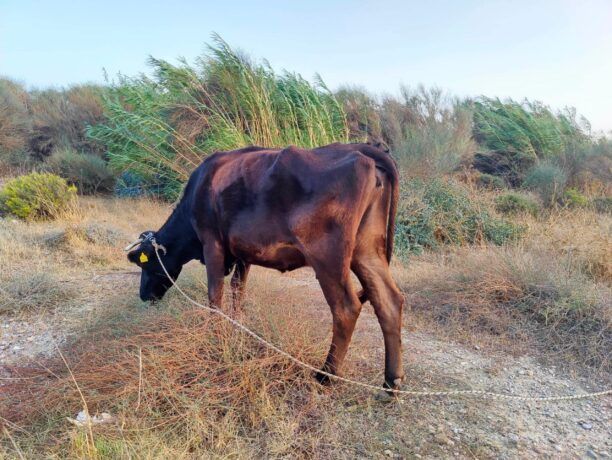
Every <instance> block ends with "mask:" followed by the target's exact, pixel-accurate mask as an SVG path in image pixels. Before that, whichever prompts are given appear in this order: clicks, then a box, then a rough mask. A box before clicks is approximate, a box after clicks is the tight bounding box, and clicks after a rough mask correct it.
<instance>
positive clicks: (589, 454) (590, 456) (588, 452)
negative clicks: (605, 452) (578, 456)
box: [586, 449, 599, 460]
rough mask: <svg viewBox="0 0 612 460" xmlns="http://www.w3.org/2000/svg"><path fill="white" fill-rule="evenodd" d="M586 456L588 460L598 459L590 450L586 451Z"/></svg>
mask: <svg viewBox="0 0 612 460" xmlns="http://www.w3.org/2000/svg"><path fill="white" fill-rule="evenodd" d="M586 456H587V457H589V458H593V459H595V460H597V459H598V458H599V457H598V456H597V454H596V453H595V452H593V451H592V450H591V449H589V450H587V451H586Z"/></svg>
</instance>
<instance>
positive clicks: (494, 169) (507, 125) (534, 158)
mask: <svg viewBox="0 0 612 460" xmlns="http://www.w3.org/2000/svg"><path fill="white" fill-rule="evenodd" d="M473 111H474V138H475V139H476V141H477V142H478V143H479V144H480V146H481V147H482V148H483V149H484V151H483V152H480V153H478V154H477V155H476V156H475V158H474V167H475V168H476V169H478V170H479V171H481V172H483V173H488V174H493V175H496V176H502V177H504V178H505V179H506V181H507V182H508V183H509V184H511V185H512V186H519V185H521V183H522V182H523V180H524V179H525V174H526V173H527V172H528V170H529V169H530V168H531V167H532V166H533V165H534V164H536V163H537V162H538V161H541V160H544V159H547V158H548V159H552V158H554V159H557V160H558V162H559V163H562V164H563V165H564V169H565V170H566V171H568V172H569V173H570V174H571V173H572V172H573V170H574V169H573V168H574V165H573V164H572V163H575V161H574V160H572V158H571V157H572V155H574V156H575V154H576V152H582V151H584V150H585V149H588V148H589V146H590V145H591V144H592V142H593V140H592V139H591V138H590V137H589V129H590V127H589V125H588V122H587V121H586V120H585V119H584V118H578V117H577V114H576V111H575V110H574V109H565V110H564V111H562V112H556V113H553V112H552V110H551V109H550V108H549V107H547V106H546V105H543V104H542V103H540V102H530V101H527V100H525V101H523V102H522V103H519V102H516V101H513V100H511V99H509V100H506V101H504V102H502V101H500V100H499V99H489V98H485V97H483V98H480V99H478V100H476V101H475V102H474V103H473ZM572 152H573V153H572Z"/></svg>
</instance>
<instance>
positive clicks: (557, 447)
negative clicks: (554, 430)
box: [555, 444, 563, 452]
mask: <svg viewBox="0 0 612 460" xmlns="http://www.w3.org/2000/svg"><path fill="white" fill-rule="evenodd" d="M555 450H556V451H557V452H563V447H561V446H560V445H559V444H556V445H555Z"/></svg>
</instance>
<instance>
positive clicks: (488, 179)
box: [478, 173, 506, 190]
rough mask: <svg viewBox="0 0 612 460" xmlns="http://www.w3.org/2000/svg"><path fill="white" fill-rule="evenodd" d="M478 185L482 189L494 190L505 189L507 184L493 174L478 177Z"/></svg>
mask: <svg viewBox="0 0 612 460" xmlns="http://www.w3.org/2000/svg"><path fill="white" fill-rule="evenodd" d="M478 185H480V186H481V187H486V188H492V189H497V190H501V189H505V188H506V182H505V181H504V179H502V178H501V177H499V176H494V175H492V174H486V173H482V174H480V175H479V176H478Z"/></svg>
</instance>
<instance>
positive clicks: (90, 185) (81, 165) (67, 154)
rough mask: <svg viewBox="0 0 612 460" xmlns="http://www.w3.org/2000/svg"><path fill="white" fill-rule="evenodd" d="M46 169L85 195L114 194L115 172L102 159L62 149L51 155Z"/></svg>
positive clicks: (46, 163)
mask: <svg viewBox="0 0 612 460" xmlns="http://www.w3.org/2000/svg"><path fill="white" fill-rule="evenodd" d="M45 167H46V169H47V170H49V171H50V172H52V173H54V174H57V175H58V176H61V177H63V178H64V179H66V180H67V181H68V183H69V184H73V185H75V186H76V187H77V189H78V191H79V193H81V194H83V195H91V194H94V193H108V192H112V191H113V188H114V185H115V175H114V174H113V172H112V171H111V170H110V168H109V167H108V166H107V164H106V162H105V161H104V160H103V159H102V158H100V157H97V156H94V155H89V154H84V153H78V152H76V151H74V150H70V149H62V150H59V151H57V152H55V153H53V155H51V157H50V158H49V159H48V160H47V161H46V162H45Z"/></svg>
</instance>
